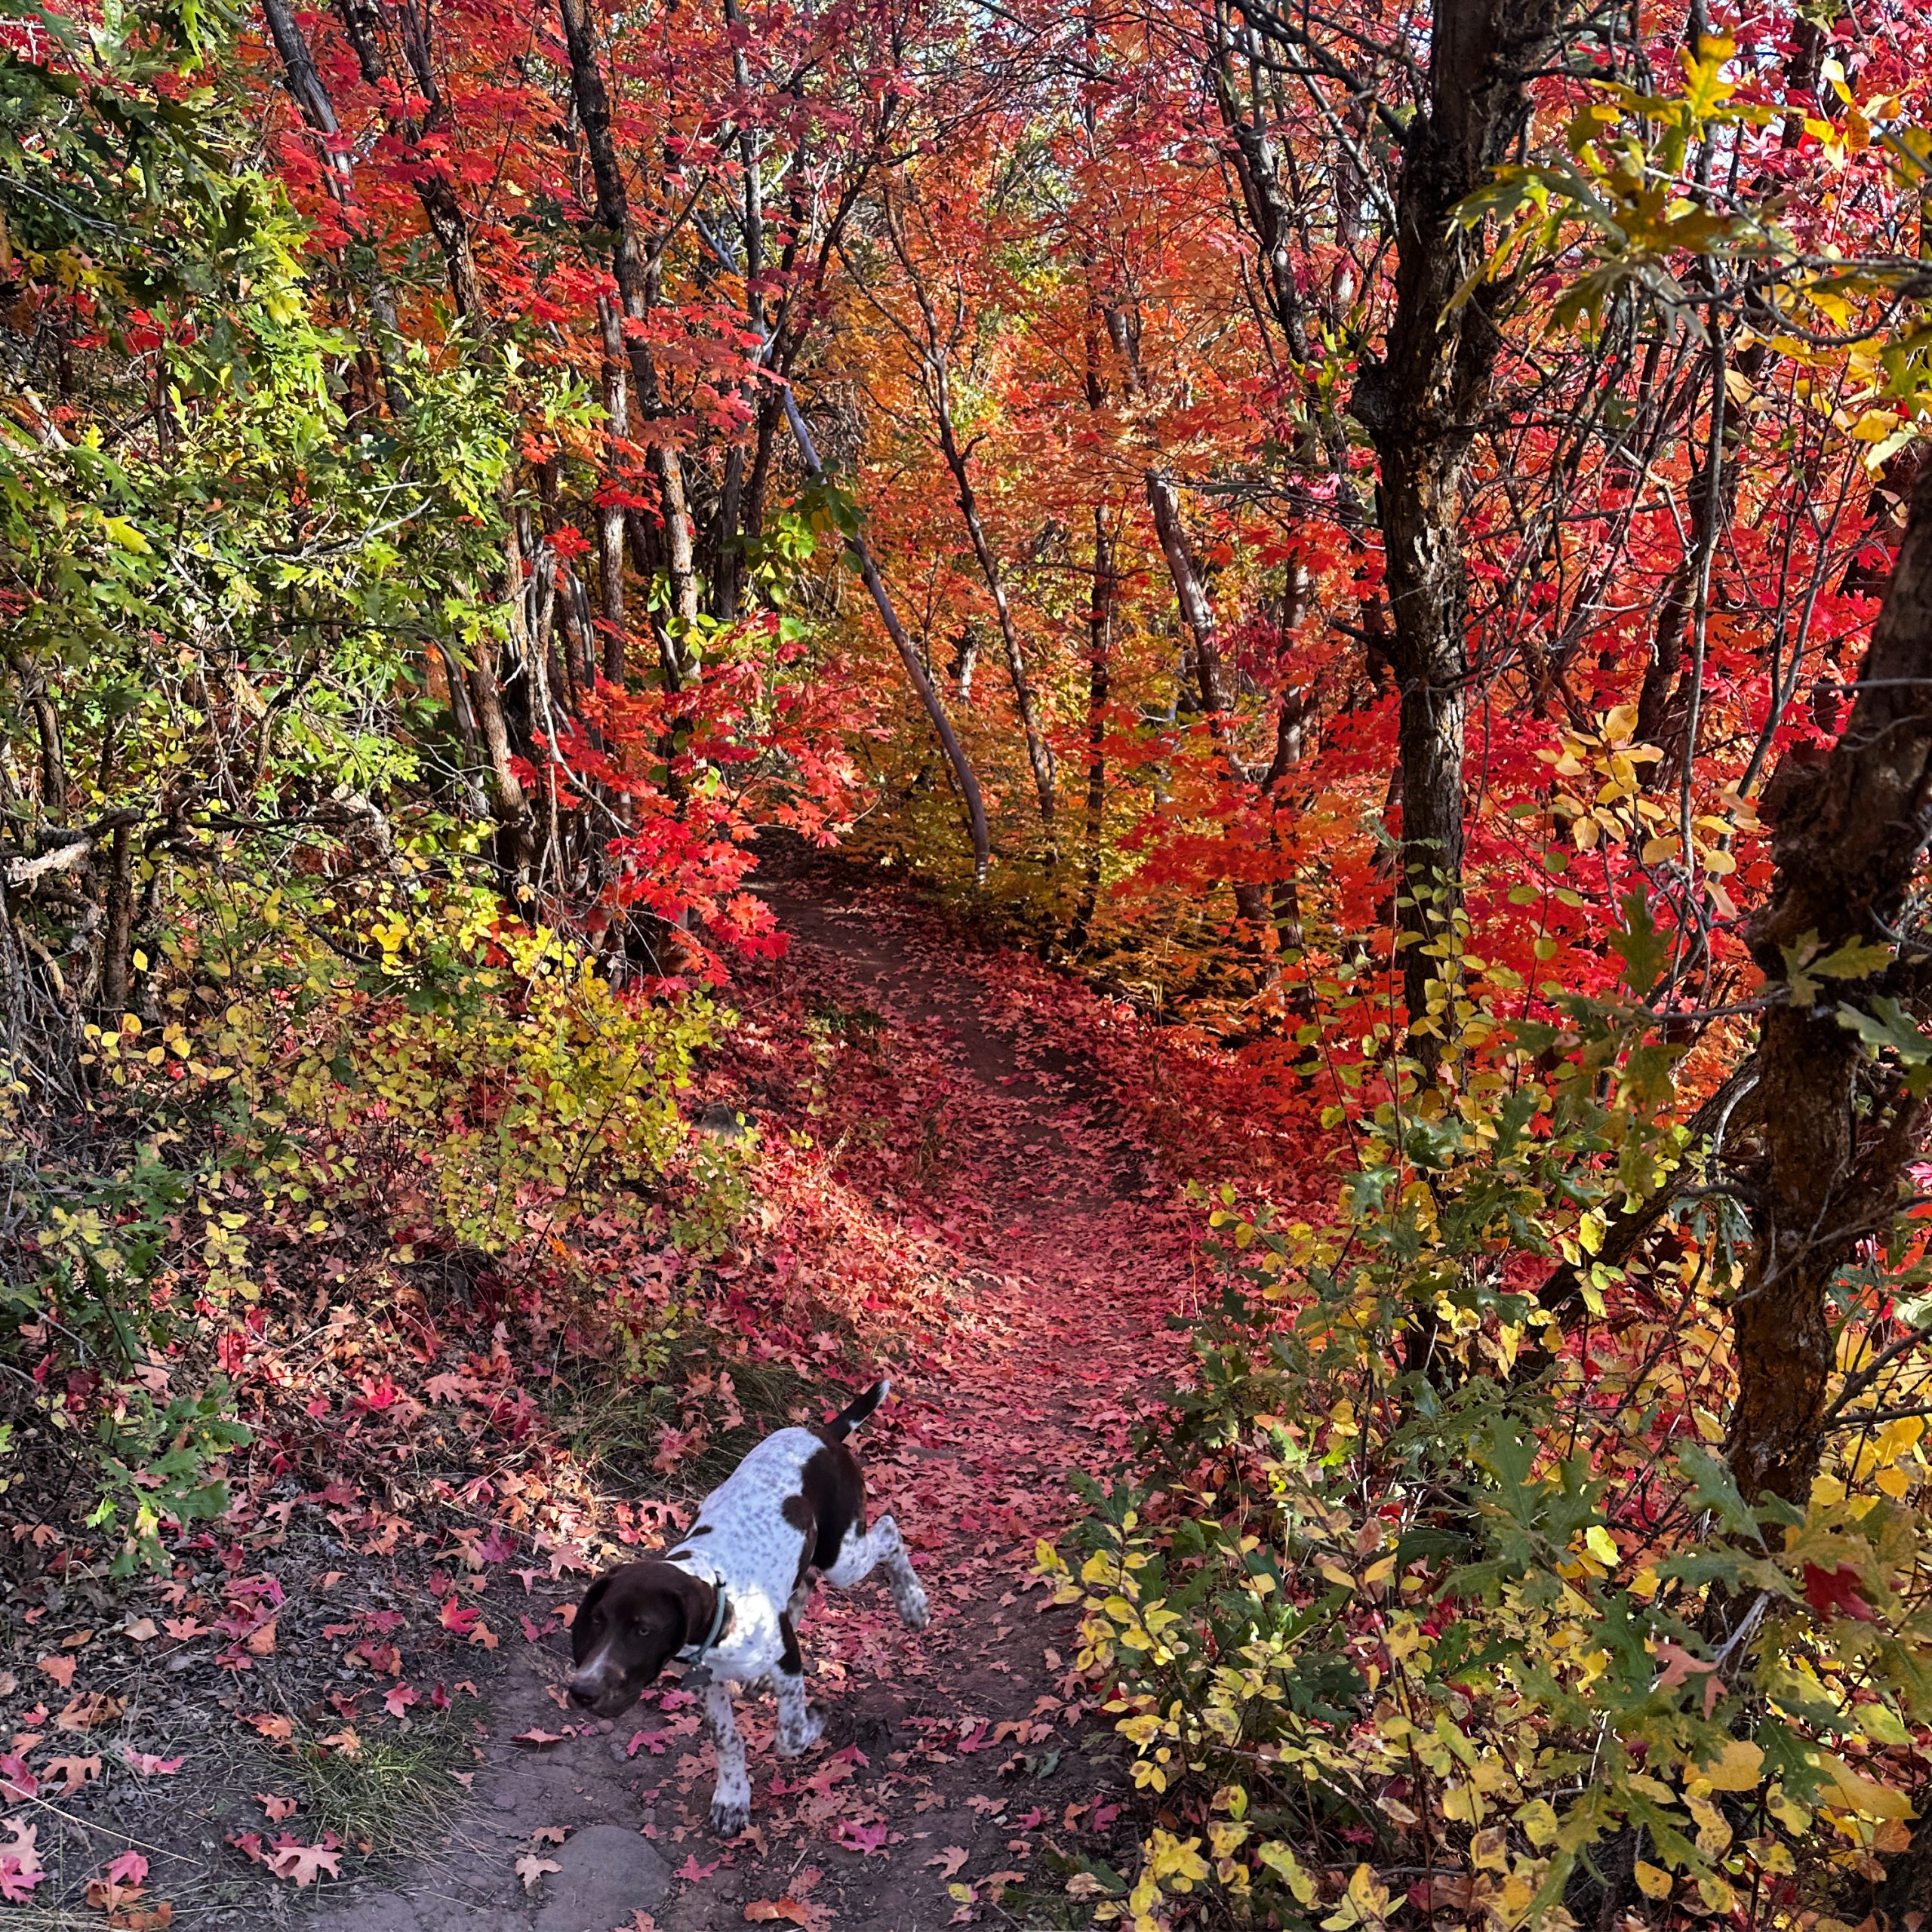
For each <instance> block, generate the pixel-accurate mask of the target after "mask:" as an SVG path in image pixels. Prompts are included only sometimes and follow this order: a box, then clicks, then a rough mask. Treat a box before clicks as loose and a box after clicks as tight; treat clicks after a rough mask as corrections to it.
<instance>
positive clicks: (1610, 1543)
mask: <svg viewBox="0 0 1932 1932" xmlns="http://www.w3.org/2000/svg"><path fill="white" fill-rule="evenodd" d="M1583 1546H1584V1548H1585V1549H1587V1550H1588V1551H1589V1552H1590V1554H1591V1555H1592V1556H1594V1557H1595V1558H1596V1560H1597V1561H1598V1562H1599V1563H1616V1562H1618V1561H1620V1560H1621V1559H1622V1557H1623V1552H1622V1551H1621V1550H1620V1549H1618V1548H1617V1539H1616V1538H1615V1537H1614V1536H1612V1535H1611V1533H1610V1532H1609V1531H1607V1529H1605V1528H1604V1526H1603V1525H1602V1524H1601V1523H1592V1524H1591V1525H1590V1527H1589V1528H1588V1529H1587V1530H1586V1531H1584V1532H1583Z"/></svg>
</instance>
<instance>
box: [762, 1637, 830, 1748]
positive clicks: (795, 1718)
mask: <svg viewBox="0 0 1932 1932" xmlns="http://www.w3.org/2000/svg"><path fill="white" fill-rule="evenodd" d="M778 1628H779V1630H780V1633H781V1634H782V1635H783V1637H784V1639H785V1649H784V1652H783V1655H782V1656H780V1658H779V1660H778V1668H777V1669H776V1670H774V1672H772V1673H771V1690H772V1694H773V1695H774V1697H777V1700H778V1742H777V1747H776V1748H777V1752H778V1755H779V1756H780V1757H781V1758H798V1757H802V1756H803V1755H804V1754H805V1752H808V1751H809V1750H810V1749H811V1748H812V1746H814V1744H816V1743H817V1742H818V1741H819V1740H820V1738H821V1737H823V1736H824V1735H825V1720H824V1719H823V1718H821V1717H820V1715H819V1714H818V1713H817V1712H816V1711H815V1710H814V1709H812V1707H811V1705H810V1704H808V1703H807V1702H806V1701H805V1660H804V1656H803V1654H801V1652H800V1651H799V1649H798V1633H797V1632H795V1630H793V1629H792V1620H791V1618H790V1617H780V1619H779V1620H778Z"/></svg>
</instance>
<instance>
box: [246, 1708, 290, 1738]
mask: <svg viewBox="0 0 1932 1932" xmlns="http://www.w3.org/2000/svg"><path fill="white" fill-rule="evenodd" d="M242 1722H243V1723H244V1724H247V1725H248V1726H249V1727H250V1728H251V1729H252V1730H258V1731H260V1733H261V1734H262V1735H263V1737H266V1738H267V1739H268V1740H269V1741H270V1742H271V1743H275V1744H286V1743H288V1740H290V1739H291V1737H294V1735H295V1726H294V1724H293V1722H291V1720H289V1719H288V1718H284V1717H277V1716H276V1715H275V1714H274V1713H273V1712H270V1711H257V1712H255V1713H254V1715H253V1716H252V1717H245V1718H243V1719H242Z"/></svg>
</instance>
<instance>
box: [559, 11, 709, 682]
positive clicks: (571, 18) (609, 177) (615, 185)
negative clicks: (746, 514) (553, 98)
mask: <svg viewBox="0 0 1932 1932" xmlns="http://www.w3.org/2000/svg"><path fill="white" fill-rule="evenodd" d="M558 14H559V15H560V17H561V20H562V22H563V28H564V39H565V44H566V45H567V46H568V49H569V52H570V63H571V97H572V98H573V99H574V100H575V102H576V103H577V119H578V121H579V122H580V124H581V125H582V127H583V139H584V146H585V149H586V152H587V153H588V155H589V159H590V174H591V180H592V183H594V184H595V188H596V192H597V223H598V226H599V227H600V228H602V229H605V230H606V231H607V232H609V233H610V234H611V235H614V237H615V238H616V242H615V245H614V248H613V251H612V257H611V272H612V274H613V275H614V278H615V279H616V281H617V295H618V299H619V300H620V303H622V305H623V315H624V321H625V322H626V324H627V325H641V324H642V323H643V322H644V321H645V320H646V318H648V316H649V315H650V313H651V310H652V309H654V308H655V307H656V306H657V296H658V285H657V274H658V270H657V260H656V257H654V256H647V255H646V254H645V253H644V251H642V250H641V248H640V247H639V246H638V236H637V231H636V229H635V226H633V225H632V220H631V214H630V201H629V195H628V193H627V192H626V189H625V186H624V177H623V167H622V165H621V164H620V162H619V160H618V157H617V142H616V140H615V138H614V136H613V134H612V133H611V97H610V94H609V92H608V90H607V89H606V88H605V85H604V75H603V72H602V69H601V67H600V66H599V65H598V57H597V42H596V35H595V29H594V28H593V26H592V21H591V17H590V8H589V0H558ZM623 334H624V337H625V341H626V346H627V348H628V349H629V358H630V365H631V373H632V377H634V378H635V381H636V383H637V395H638V409H639V411H641V414H642V415H643V416H644V417H645V419H646V420H661V419H662V417H663V390H662V389H661V387H660V384H659V382H658V379H657V365H656V363H655V361H654V360H653V358H652V356H651V349H650V346H649V345H648V343H647V342H646V341H645V339H644V334H643V331H642V329H641V327H629V326H627V327H626V328H625V329H624V331H623ZM648 462H649V463H650V466H651V475H652V476H653V477H654V478H655V479H656V481H657V494H658V514H659V516H660V518H661V519H662V521H663V527H664V565H665V574H666V577H668V578H669V580H670V589H671V610H672V617H674V618H675V620H677V621H678V622H679V623H682V624H685V625H689V624H691V623H695V622H696V620H697V608H698V607H697V572H696V569H695V568H694V562H693V552H692V544H691V506H690V504H689V502H688V500H687V497H686V494H685V468H684V462H683V459H682V458H681V457H680V456H679V455H678V452H677V451H676V450H675V449H674V448H672V447H671V445H669V443H668V442H666V441H665V440H664V439H663V435H662V433H661V432H660V434H658V435H654V436H653V437H652V438H651V441H650V444H649V446H648ZM660 650H661V651H663V654H664V656H665V659H666V669H667V672H671V673H673V674H675V678H674V681H678V682H681V681H682V672H681V665H680V664H679V663H678V654H677V649H676V646H675V641H672V640H671V639H669V638H660Z"/></svg>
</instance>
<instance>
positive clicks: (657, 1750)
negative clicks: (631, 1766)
mask: <svg viewBox="0 0 1932 1932" xmlns="http://www.w3.org/2000/svg"><path fill="white" fill-rule="evenodd" d="M667 1742H669V1740H667V1739H666V1737H665V1734H663V1731H661V1730H634V1731H632V1733H631V1741H630V1742H629V1743H628V1744H626V1746H624V1755H625V1756H626V1758H635V1756H636V1755H637V1754H638V1752H640V1751H648V1752H650V1753H651V1755H652V1756H653V1757H654V1758H661V1757H663V1755H664V1746H665V1745H666V1743H667Z"/></svg>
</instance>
